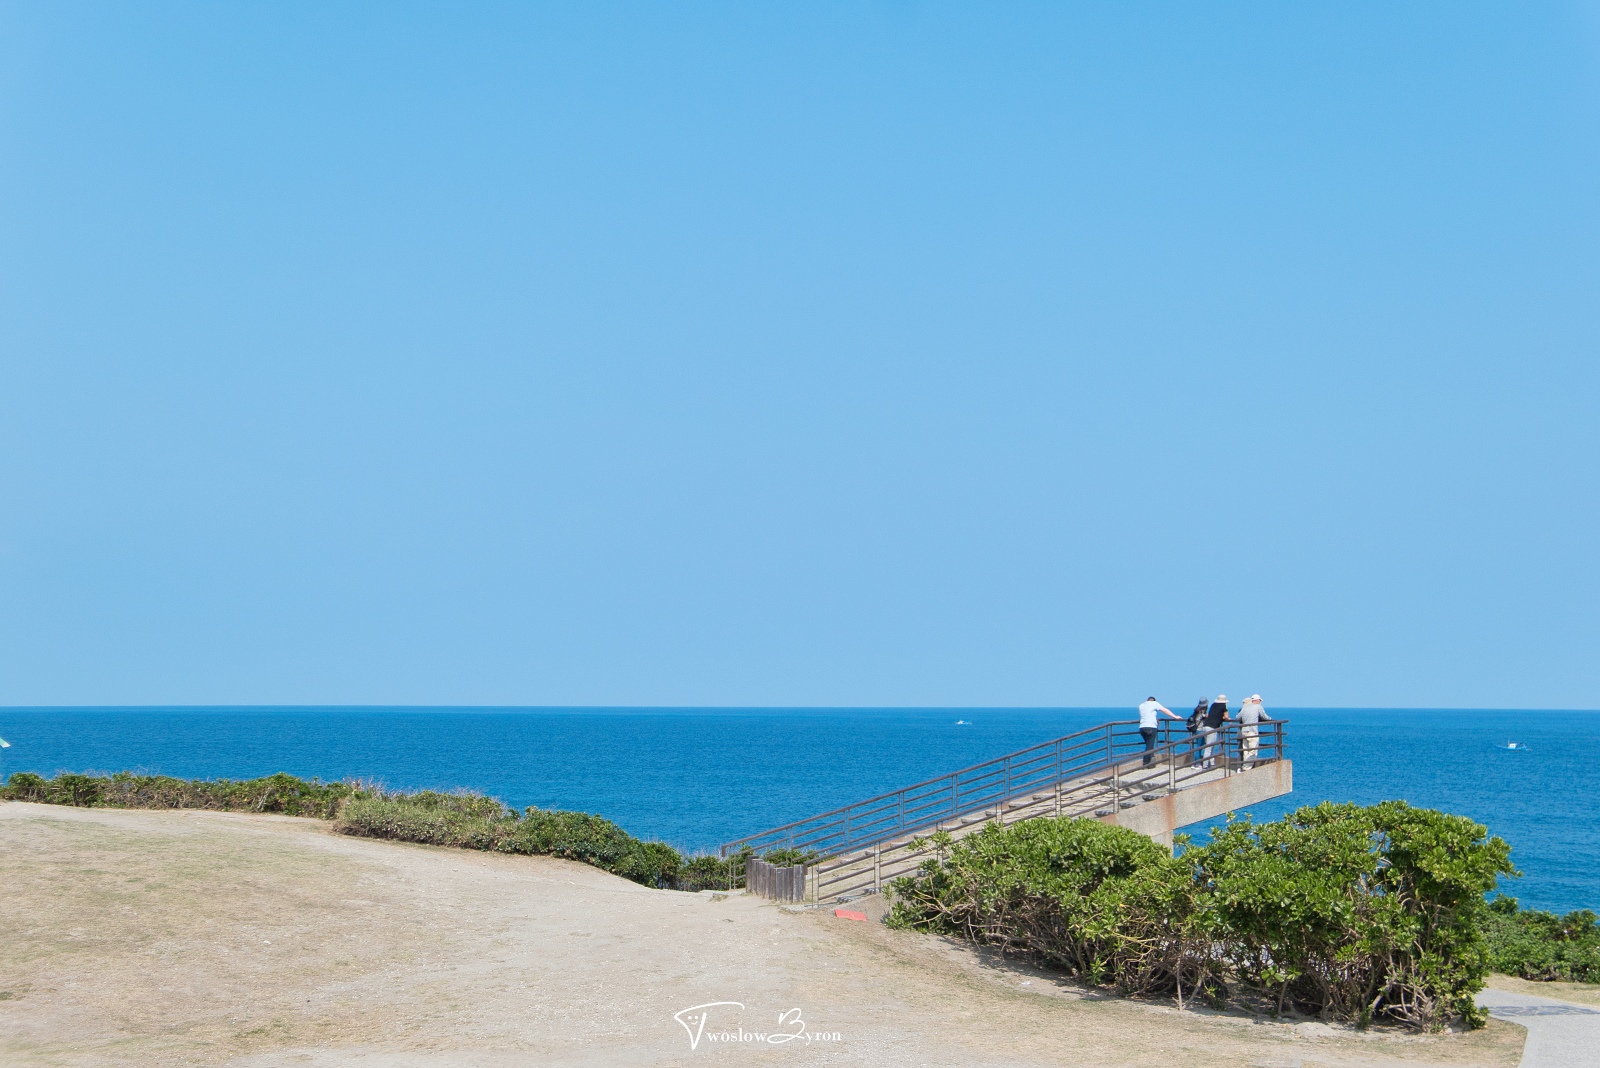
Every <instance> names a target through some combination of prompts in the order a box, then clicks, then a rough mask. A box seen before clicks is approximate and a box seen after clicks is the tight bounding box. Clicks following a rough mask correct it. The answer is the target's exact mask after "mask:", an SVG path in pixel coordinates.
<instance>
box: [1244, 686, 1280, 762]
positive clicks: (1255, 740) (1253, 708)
mask: <svg viewBox="0 0 1600 1068" xmlns="http://www.w3.org/2000/svg"><path fill="white" fill-rule="evenodd" d="M1271 718H1272V717H1271V716H1269V715H1267V710H1266V709H1265V708H1264V707H1262V705H1261V695H1260V694H1258V693H1255V694H1251V695H1250V696H1249V697H1247V698H1245V702H1244V704H1242V705H1240V706H1239V766H1240V767H1242V768H1243V769H1244V770H1245V771H1249V770H1250V769H1251V768H1252V767H1254V766H1255V762H1256V750H1257V749H1258V748H1259V747H1260V745H1261V739H1260V734H1261V728H1260V727H1259V726H1258V724H1259V723H1260V722H1261V721H1262V720H1264V719H1268V720H1270V719H1271Z"/></svg>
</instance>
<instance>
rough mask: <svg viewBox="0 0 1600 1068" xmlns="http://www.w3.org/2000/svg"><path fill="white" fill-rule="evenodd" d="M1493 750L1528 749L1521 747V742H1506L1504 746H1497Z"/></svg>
mask: <svg viewBox="0 0 1600 1068" xmlns="http://www.w3.org/2000/svg"><path fill="white" fill-rule="evenodd" d="M1495 748H1496V749H1526V748H1528V747H1527V746H1525V745H1523V744H1522V743H1521V742H1507V743H1506V744H1505V745H1497V746H1495Z"/></svg>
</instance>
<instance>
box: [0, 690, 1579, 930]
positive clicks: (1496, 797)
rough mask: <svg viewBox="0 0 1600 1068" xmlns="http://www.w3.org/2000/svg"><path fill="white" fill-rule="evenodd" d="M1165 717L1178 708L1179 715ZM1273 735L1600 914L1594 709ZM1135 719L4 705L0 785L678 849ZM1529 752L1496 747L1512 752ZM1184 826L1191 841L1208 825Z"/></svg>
mask: <svg viewBox="0 0 1600 1068" xmlns="http://www.w3.org/2000/svg"><path fill="white" fill-rule="evenodd" d="M1177 711H1179V712H1180V713H1181V712H1183V711H1184V710H1183V709H1178V710H1177ZM1269 711H1270V712H1272V714H1273V715H1275V716H1276V717H1278V718H1286V719H1288V720H1289V721H1290V723H1289V727H1288V734H1287V740H1288V750H1289V756H1290V758H1291V759H1292V760H1293V761H1294V766H1295V767H1294V771H1295V776H1294V777H1295V790H1294V793H1293V794H1291V795H1290V796H1288V797H1285V798H1279V799H1277V800H1274V801H1272V802H1269V803H1267V804H1263V805H1257V806H1255V807H1254V808H1253V809H1252V810H1251V814H1252V815H1253V816H1255V817H1256V818H1258V819H1270V818H1274V817H1277V816H1279V815H1281V814H1283V813H1284V812H1286V811H1288V810H1290V809H1292V808H1295V807H1297V806H1299V805H1304V804H1313V803H1315V802H1317V801H1323V800H1335V801H1357V802H1361V803H1372V802H1376V801H1381V800H1386V799H1396V798H1397V799H1403V800H1405V801H1409V802H1411V803H1412V804H1415V805H1423V806H1428V807H1432V808H1439V809H1443V810H1445V811H1448V812H1455V813H1459V814H1461V815H1464V816H1470V817H1472V818H1473V819H1475V820H1477V821H1479V822H1480V823H1483V824H1485V825H1487V826H1488V828H1489V829H1490V831H1491V832H1492V833H1494V834H1498V835H1500V836H1501V837H1502V838H1504V839H1506V841H1508V842H1509V843H1511V847H1512V860H1513V862H1514V863H1515V864H1516V865H1517V867H1518V868H1519V869H1521V871H1522V873H1523V875H1522V877H1521V878H1516V879H1510V880H1506V881H1505V883H1504V885H1503V889H1504V890H1505V892H1506V893H1509V894H1511V895H1512V896H1514V897H1516V898H1518V899H1519V900H1520V901H1521V902H1522V904H1523V905H1524V906H1525V907H1533V908H1544V909H1552V910H1555V911H1567V910H1570V909H1575V908H1593V909H1596V910H1600V764H1597V763H1596V762H1595V761H1594V760H1593V759H1592V758H1591V754H1592V753H1594V752H1596V751H1597V748H1600V712H1553V711H1527V710H1503V711H1484V710H1470V711H1452V710H1438V709H1427V710H1412V709H1331V708H1316V709H1270V708H1269ZM1131 717H1132V710H1131V709H1105V708H1100V709H1091V708H1072V709H1015V708H1003V709H1002V708H992V709H991V708H939V709H902V708H895V709H880V708H860V709H832V708H830V709H790V708H783V709H759V708H752V709H685V708H664V709H649V708H638V709H576V708H573V709H568V708H527V709H509V708H493V709H479V708H283V707H272V708H92V709H91V708H9V709H0V737H4V738H5V739H6V740H8V741H10V742H11V743H12V747H11V748H9V749H0V773H3V774H6V775H9V774H12V773H14V772H18V771H33V772H38V773H40V774H42V775H54V774H55V773H57V772H59V771H95V772H110V771H119V770H132V771H142V772H149V773H161V774H166V775H176V776H179V777H183V778H253V777H255V776H259V775H268V774H271V773H273V772H277V771H287V772H289V773H291V774H293V775H299V776H303V777H307V778H309V777H312V776H318V777H321V778H322V779H324V780H338V779H346V778H364V779H373V780H378V781H381V782H383V783H385V784H386V785H388V786H391V787H397V788H406V789H420V788H432V789H444V790H448V789H454V788H458V787H466V788H469V789H473V790H478V791H482V792H484V793H487V794H490V795H492V796H495V797H498V798H500V799H501V800H502V801H505V802H506V803H507V804H510V805H514V806H517V807H519V808H520V807H523V806H526V805H537V806H539V807H541V808H568V809H581V810H583V811H587V812H594V813H598V814H600V815H603V816H606V817H608V818H610V819H613V820H615V821H616V822H617V823H619V824H621V825H622V826H623V827H624V828H626V829H627V830H628V831H630V832H632V833H634V834H636V835H640V836H642V837H647V838H658V839H661V840H663V841H666V842H669V843H671V844H673V845H675V846H677V847H679V848H680V849H685V850H702V849H709V848H713V847H715V846H717V845H718V844H720V843H721V842H724V841H726V840H728V839H731V838H736V837H738V836H740V835H743V834H748V833H751V832H754V831H759V830H762V829H765V828H767V827H771V826H775V825H777V824H781V823H786V822H788V821H790V820H794V819H799V818H802V817H805V816H809V815H813V814H815V813H818V812H822V811H825V810H827V809H831V808H836V807H838V806H840V805H844V804H848V803H850V802H852V801H859V800H862V799H864V798H867V797H870V796H872V795H873V794H877V793H882V792H885V791H888V790H892V789H896V788H898V787H901V786H908V785H910V784H912V783H914V782H918V781H920V780H922V779H928V778H932V777H934V776H936V775H940V774H943V773H945V772H950V771H955V770H957V769H959V768H962V767H966V766H967V765H969V764H974V763H977V762H979V761H981V760H985V759H988V758H989V757H993V756H999V755H1001V754H1003V753H1007V752H1010V751H1012V750H1014V749H1020V748H1022V747H1024V746H1027V745H1032V744H1034V743H1036V742H1043V741H1048V740H1050V739H1052V738H1055V737H1058V736H1060V735H1063V734H1068V733H1071V732H1073V731H1076V730H1081V729H1083V728H1085V727H1091V726H1094V725H1096V724H1098V723H1102V722H1105V721H1106V720H1108V719H1129V718H1131ZM1513 740H1514V741H1517V742H1519V743H1522V744H1523V745H1525V746H1526V747H1527V748H1525V749H1522V748H1518V749H1514V750H1513V749H1506V748H1503V746H1504V745H1505V743H1506V742H1508V741H1513ZM1191 830H1193V831H1196V832H1199V833H1201V834H1203V833H1204V831H1205V828H1204V827H1196V828H1192V829H1191Z"/></svg>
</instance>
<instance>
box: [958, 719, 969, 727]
mask: <svg viewBox="0 0 1600 1068" xmlns="http://www.w3.org/2000/svg"><path fill="white" fill-rule="evenodd" d="M956 726H957V727H970V726H972V721H971V720H970V719H958V720H956Z"/></svg>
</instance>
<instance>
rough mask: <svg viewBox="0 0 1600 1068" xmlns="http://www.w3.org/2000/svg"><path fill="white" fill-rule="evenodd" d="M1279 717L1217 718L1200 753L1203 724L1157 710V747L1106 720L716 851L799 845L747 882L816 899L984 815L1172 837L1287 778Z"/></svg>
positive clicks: (926, 848)
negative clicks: (1065, 819) (779, 865)
mask: <svg viewBox="0 0 1600 1068" xmlns="http://www.w3.org/2000/svg"><path fill="white" fill-rule="evenodd" d="M1286 727H1287V721H1285V720H1268V721H1266V722H1264V723H1262V724H1260V726H1259V727H1258V728H1257V732H1258V733H1257V734H1256V735H1255V736H1254V737H1251V736H1249V735H1248V734H1243V733H1242V731H1248V730H1249V728H1241V727H1240V725H1239V724H1237V723H1226V724H1224V725H1223V726H1222V727H1220V728H1218V729H1217V730H1216V731H1215V734H1216V739H1215V743H1214V746H1213V747H1212V749H1211V751H1210V753H1209V756H1208V754H1207V753H1206V749H1205V744H1204V743H1205V740H1206V738H1207V736H1208V735H1209V734H1210V733H1212V732H1209V731H1207V730H1206V729H1204V728H1202V729H1201V730H1200V732H1199V733H1197V734H1189V733H1188V732H1187V731H1186V730H1185V729H1184V728H1183V727H1182V726H1181V725H1180V724H1177V723H1175V722H1172V721H1165V722H1163V723H1162V725H1161V726H1160V727H1159V728H1158V732H1159V733H1158V734H1157V737H1156V745H1155V748H1154V749H1153V750H1149V751H1147V750H1146V749H1145V742H1144V739H1143V737H1142V736H1141V735H1140V734H1139V725H1138V723H1137V722H1136V721H1118V722H1113V723H1105V724H1102V725H1101V726H1098V727H1091V728H1090V729H1088V730H1084V731H1079V732H1077V733H1076V734H1069V735H1067V736H1065V737H1063V738H1057V739H1055V740H1054V741H1051V742H1044V743H1041V744H1040V745H1035V746H1030V747H1029V748H1027V749H1022V750H1018V751H1017V752H1015V753H1008V754H1006V755H1005V756H1001V757H995V758H994V759H992V760H986V761H984V762H983V763H981V764H974V765H973V766H972V767H970V768H964V769H962V770H961V771H955V772H951V773H950V774H948V775H941V776H939V777H938V778H934V779H928V780H927V781H925V782H920V783H917V784H916V785H914V786H907V787H905V788H904V789H901V790H895V791H893V792H892V793H887V794H881V795H879V796H878V797H874V798H869V799H868V800H866V801H860V802H857V803H856V804H853V805H847V806H845V807H844V808H839V809H834V810H833V811H831V812H824V813H822V814H821V815H817V816H812V817H810V818H809V819H803V820H797V821H796V822H794V823H788V824H785V825H783V826H781V827H774V828H772V829H771V830H767V831H762V832H761V833H759V834H753V835H749V836H747V837H744V838H739V839H735V840H734V841H732V842H728V843H726V844H725V845H723V846H722V848H721V855H722V856H724V857H730V858H731V857H734V856H736V855H738V854H739V853H741V852H744V851H746V850H749V851H752V852H753V853H754V855H755V858H760V857H762V856H763V855H766V854H769V853H772V852H773V851H775V850H780V849H784V850H795V851H798V852H799V853H801V854H805V855H807V857H808V861H809V862H808V863H806V864H805V865H804V868H805V871H804V872H796V871H786V872H784V874H783V875H782V876H781V877H777V878H774V877H773V874H772V872H771V871H770V869H772V867H773V866H772V865H770V864H764V863H762V862H760V861H759V860H755V861H754V863H757V864H760V865H761V867H762V868H764V869H769V870H766V871H763V872H762V873H761V878H759V879H756V880H753V881H752V882H751V885H752V886H754V887H756V889H757V890H758V892H761V889H762V888H763V887H767V886H779V887H782V890H781V891H779V892H777V893H776V894H775V895H769V896H778V897H780V898H781V899H783V900H806V901H813V902H826V901H841V900H847V899H850V898H854V897H859V896H862V895H864V894H870V893H876V892H878V891H880V890H882V889H883V887H884V885H885V884H886V883H888V882H889V881H891V880H893V879H896V878H898V877H900V876H902V875H907V874H910V873H911V872H913V871H915V870H916V868H917V866H918V865H919V864H921V863H922V862H923V861H924V860H925V859H927V858H928V857H929V856H931V855H932V852H933V850H932V845H931V844H930V843H929V842H928V841H927V839H928V838H929V837H930V836H931V835H933V834H934V833H936V832H938V831H946V832H948V833H949V834H950V835H952V836H954V837H956V838H960V837H962V836H963V835H966V834H970V833H972V832H973V831H976V830H979V829H980V828H982V827H984V826H987V825H989V824H991V823H997V824H1009V823H1019V822H1021V821H1022V820H1028V819H1037V818H1039V817H1041V816H1087V817H1093V818H1096V819H1099V820H1102V821H1103V822H1105V823H1111V824H1116V825H1118V826H1121V827H1127V828H1129V829H1131V830H1134V831H1138V832H1139V833H1140V834H1145V835H1149V836H1150V837H1151V838H1153V839H1155V840H1156V841H1158V842H1160V843H1162V844H1163V845H1167V846H1170V845H1172V836H1173V832H1175V831H1176V830H1177V829H1178V828H1179V827H1185V826H1188V825H1189V824H1191V823H1197V822H1200V821H1202V820H1207V819H1214V818H1216V817H1218V816H1221V815H1223V814H1225V813H1228V812H1232V811H1235V810H1237V809H1240V808H1244V807H1246V806H1248V805H1253V804H1256V803H1258V802H1261V801H1265V800H1267V799H1268V798H1272V797H1280V796H1282V795H1284V794H1287V793H1289V791H1290V790H1292V789H1293V788H1294V767H1293V765H1292V764H1291V763H1290V761H1289V760H1288V758H1287V756H1286V755H1285V751H1284V734H1285V728H1286ZM1174 728H1176V729H1174ZM1252 741H1253V742H1254V743H1255V744H1254V745H1253V746H1250V749H1249V751H1246V749H1245V748H1244V746H1245V745H1246V744H1248V743H1250V742H1252ZM813 858H814V859H813ZM796 867H799V866H798V865H797V866H796ZM780 870H781V869H780ZM802 888H803V889H802Z"/></svg>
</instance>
